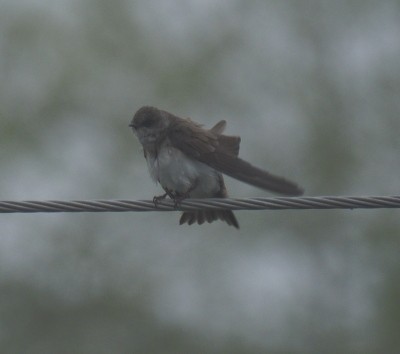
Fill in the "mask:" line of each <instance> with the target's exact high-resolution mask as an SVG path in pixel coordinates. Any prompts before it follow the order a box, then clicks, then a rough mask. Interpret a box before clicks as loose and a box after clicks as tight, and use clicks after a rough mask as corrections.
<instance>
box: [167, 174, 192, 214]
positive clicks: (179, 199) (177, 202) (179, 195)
mask: <svg viewBox="0 0 400 354" xmlns="http://www.w3.org/2000/svg"><path fill="white" fill-rule="evenodd" d="M196 187H197V180H196V181H195V183H193V184H192V185H191V186H190V188H189V189H188V190H187V191H186V192H184V193H178V192H177V193H175V195H174V198H172V199H173V200H174V207H175V209H176V208H178V207H179V206H180V205H181V203H182V201H183V200H185V199H187V198H190V192H191V191H192V190H193V189H195V188H196Z"/></svg>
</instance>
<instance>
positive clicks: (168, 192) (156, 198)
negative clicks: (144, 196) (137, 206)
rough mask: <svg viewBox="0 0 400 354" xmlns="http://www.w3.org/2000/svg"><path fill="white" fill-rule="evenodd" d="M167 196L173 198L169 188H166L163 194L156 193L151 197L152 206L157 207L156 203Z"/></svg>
mask: <svg viewBox="0 0 400 354" xmlns="http://www.w3.org/2000/svg"><path fill="white" fill-rule="evenodd" d="M167 197H170V198H171V199H173V200H175V196H174V194H173V193H172V192H171V191H170V190H168V189H166V190H165V193H164V194H163V195H158V196H155V197H153V203H154V206H155V207H157V204H158V203H160V202H161V201H162V200H164V199H165V198H167Z"/></svg>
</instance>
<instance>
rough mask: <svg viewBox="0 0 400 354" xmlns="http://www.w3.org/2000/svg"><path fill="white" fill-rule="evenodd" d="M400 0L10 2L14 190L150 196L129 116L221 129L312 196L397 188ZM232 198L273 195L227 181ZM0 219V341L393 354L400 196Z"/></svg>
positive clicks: (24, 196) (7, 97)
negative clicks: (201, 214) (141, 112)
mask: <svg viewBox="0 0 400 354" xmlns="http://www.w3.org/2000/svg"><path fill="white" fill-rule="evenodd" d="M399 16H400V3H399V1H398V0H381V1H365V0H363V1H356V0H354V1H344V0H339V1H331V2H328V1H323V0H315V1H305V0H299V1H289V0H281V1H279V2H278V1H254V2H249V1H245V0H235V1H209V0H191V1H183V0H165V1H162V2H161V1H159V2H150V1H144V0H142V1H139V0H138V1H128V0H114V1H112V2H111V1H105V0H98V1H94V0H88V1H84V2H83V1H77V0H72V1H71V0H54V1H51V2H50V1H38V0H36V1H33V0H23V1H12V0H3V1H1V2H0V79H1V85H0V199H1V200H46V199H59V200H70V199H114V198H115V199H151V198H152V197H153V196H154V195H159V194H161V193H162V190H161V187H160V186H157V185H155V184H154V183H153V182H152V181H151V180H150V178H149V176H148V172H147V166H146V162H145V160H144V158H143V154H142V151H141V147H140V144H139V143H138V141H137V140H136V138H135V137H134V135H133V134H132V132H131V130H130V128H128V124H129V122H130V120H131V118H132V116H133V114H134V112H135V111H136V110H137V109H138V108H140V107H141V106H143V105H154V106H157V107H159V108H162V109H165V110H168V111H170V112H172V113H174V114H177V115H180V116H182V117H188V116H190V117H191V118H192V119H193V120H195V121H198V122H201V123H203V124H205V126H207V127H211V125H212V124H214V123H215V122H217V121H218V120H221V119H226V120H227V121H228V128H227V131H226V132H227V134H232V135H236V134H237V135H241V137H242V144H241V152H240V155H241V156H242V157H243V158H245V159H247V160H249V161H251V162H252V163H254V164H255V165H258V166H260V167H264V168H266V169H268V170H269V171H271V172H273V173H276V174H279V175H283V176H285V177H287V178H290V179H292V180H294V181H296V182H298V183H299V184H300V185H302V186H303V187H304V188H305V189H306V195H394V194H398V193H399V175H400V163H399V150H400V139H399V131H400V40H399V35H400V21H399ZM226 183H227V187H228V190H229V192H230V195H231V196H232V197H263V196H270V195H269V194H268V193H266V192H264V191H262V190H258V189H256V188H253V187H250V186H247V185H244V184H241V183H239V182H236V181H234V180H232V179H230V178H227V179H226ZM236 215H237V217H238V219H239V222H240V225H241V229H240V231H237V230H235V229H234V228H232V227H229V226H227V225H226V224H224V223H213V224H210V225H208V224H207V225H203V226H198V225H196V226H192V227H188V226H179V225H178V220H179V213H178V212H170V213H97V214H96V213H93V214H90V213H82V214H73V213H70V214H68V213H65V214H46V213H40V214H9V215H8V214H2V215H0V225H1V226H0V352H1V353H40V354H43V353H329V352H332V353H339V352H340V353H384V352H385V353H395V352H398V350H400V337H399V335H398V333H399V326H400V282H399V279H400V257H399V255H400V243H399V236H400V217H399V210H389V209H386V210H385V209H384V210H354V211H343V210H338V211H333V210H332V211H252V212H250V211H242V212H236Z"/></svg>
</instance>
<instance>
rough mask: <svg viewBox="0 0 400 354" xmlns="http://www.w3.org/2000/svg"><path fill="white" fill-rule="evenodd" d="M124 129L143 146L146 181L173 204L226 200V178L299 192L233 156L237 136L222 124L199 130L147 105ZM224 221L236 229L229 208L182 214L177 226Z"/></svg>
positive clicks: (287, 192)
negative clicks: (226, 131) (156, 185)
mask: <svg viewBox="0 0 400 354" xmlns="http://www.w3.org/2000/svg"><path fill="white" fill-rule="evenodd" d="M129 126H130V127H131V128H132V129H133V132H134V133H135V135H136V136H137V138H138V139H139V141H140V143H141V144H142V146H143V152H144V157H145V158H146V161H147V166H148V169H149V172H150V175H151V177H152V178H153V180H154V181H155V182H159V183H160V184H161V186H162V187H163V189H164V191H165V194H164V195H162V196H158V197H154V199H153V200H154V202H155V203H157V202H159V201H160V200H162V199H164V198H165V197H167V196H169V197H170V198H172V199H173V200H174V201H175V203H176V204H178V203H179V202H180V201H182V200H184V199H185V198H226V197H227V196H228V193H227V191H226V187H225V183H224V178H223V176H222V174H226V175H228V176H230V177H233V178H235V179H237V180H239V181H242V182H245V183H248V184H251V185H253V186H256V187H259V188H261V189H265V190H269V191H272V192H275V193H280V194H284V195H288V196H296V195H301V194H303V189H302V188H300V187H299V186H298V185H297V184H295V183H293V182H291V181H289V180H287V179H285V178H283V177H279V176H275V175H273V174H270V173H269V172H267V171H264V170H262V169H260V168H258V167H255V166H253V165H251V164H250V163H248V162H246V161H244V160H242V159H241V158H239V157H238V155H239V145H240V137H238V136H228V135H223V134H222V133H223V131H224V129H225V127H226V121H224V120H221V121H220V122H218V123H217V124H215V125H214V126H213V127H212V128H211V129H204V128H203V127H202V126H201V125H200V124H198V123H196V122H193V121H192V120H190V119H189V118H187V119H184V118H179V117H177V116H175V115H173V114H171V113H168V112H166V111H163V110H160V109H157V108H155V107H151V106H144V107H142V108H140V109H139V110H138V111H137V112H136V113H135V115H134V117H133V119H132V121H131V123H130V124H129ZM218 219H220V220H223V221H225V222H226V223H227V224H228V225H232V226H234V227H236V228H239V223H238V221H237V219H236V217H235V215H234V214H233V212H232V211H231V210H215V209H214V210H211V209H208V210H197V211H185V212H184V213H183V214H182V216H181V219H180V224H184V223H188V224H189V225H191V224H193V223H195V222H197V223H198V224H203V223H204V222H205V221H207V222H209V223H210V222H213V221H215V220H218Z"/></svg>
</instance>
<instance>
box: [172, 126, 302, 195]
mask: <svg viewBox="0 0 400 354" xmlns="http://www.w3.org/2000/svg"><path fill="white" fill-rule="evenodd" d="M225 124H226V123H224V122H223V121H221V122H219V123H217V125H215V126H214V127H213V128H212V129H210V130H206V129H203V128H202V127H201V126H200V125H198V124H196V123H194V122H192V121H190V120H185V119H181V118H176V121H174V122H173V123H172V124H171V125H170V127H169V132H168V137H169V139H170V141H171V144H172V145H173V146H175V147H176V148H178V149H180V150H181V151H182V152H184V153H185V154H186V155H188V156H190V157H192V158H194V159H196V160H198V161H200V162H202V163H204V164H206V165H208V166H210V167H212V168H214V169H216V170H217V171H219V172H221V173H224V174H226V175H228V176H230V177H233V178H235V179H237V180H239V181H242V182H245V183H248V184H251V185H253V186H256V187H259V188H262V189H266V190H269V191H272V192H276V193H280V194H285V195H301V194H303V190H302V189H301V188H300V187H299V186H298V185H297V184H295V183H293V182H291V181H288V180H287V179H285V178H283V177H279V176H275V175H273V174H270V173H269V172H267V171H264V170H262V169H260V168H258V167H255V166H253V165H251V164H250V163H248V162H246V161H244V160H242V159H241V158H239V157H238V153H239V144H240V138H239V137H234V136H226V135H220V134H218V132H219V131H222V130H223V128H224V127H225ZM221 127H222V129H221Z"/></svg>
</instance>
